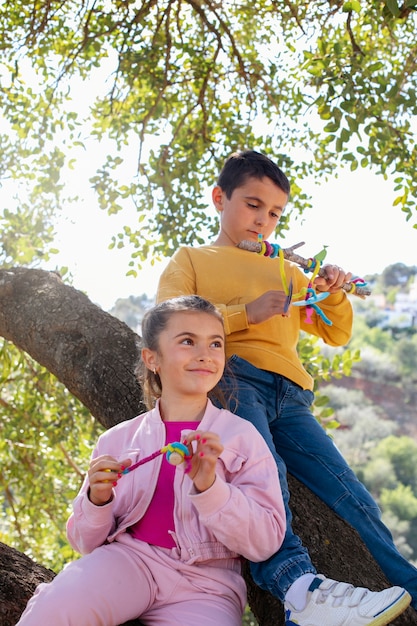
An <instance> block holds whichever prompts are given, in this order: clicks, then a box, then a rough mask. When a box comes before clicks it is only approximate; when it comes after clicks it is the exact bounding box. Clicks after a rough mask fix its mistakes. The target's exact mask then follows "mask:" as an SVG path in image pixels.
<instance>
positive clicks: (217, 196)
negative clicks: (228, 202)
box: [211, 185, 223, 211]
mask: <svg viewBox="0 0 417 626" xmlns="http://www.w3.org/2000/svg"><path fill="white" fill-rule="evenodd" d="M211 198H212V200H213V204H214V206H215V207H216V209H217V210H218V211H223V189H222V188H221V187H219V186H218V185H216V187H214V189H213V191H212V192H211Z"/></svg>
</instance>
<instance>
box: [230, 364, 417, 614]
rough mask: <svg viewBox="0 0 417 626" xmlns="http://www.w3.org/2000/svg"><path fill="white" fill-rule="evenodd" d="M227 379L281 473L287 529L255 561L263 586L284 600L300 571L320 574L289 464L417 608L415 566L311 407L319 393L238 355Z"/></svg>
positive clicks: (234, 401)
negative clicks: (293, 496) (294, 504)
mask: <svg viewBox="0 0 417 626" xmlns="http://www.w3.org/2000/svg"><path fill="white" fill-rule="evenodd" d="M221 385H222V387H223V390H224V391H225V394H226V397H228V396H229V394H230V393H231V395H232V398H231V400H229V409H230V410H231V411H232V412H234V413H237V414H238V415H240V416H241V417H243V418H244V419H247V420H248V421H249V422H252V424H253V425H254V426H255V427H256V428H257V430H258V431H259V432H260V433H261V435H262V436H263V437H264V439H265V441H266V442H267V444H268V446H269V448H270V450H271V452H272V454H273V455H274V458H275V460H276V463H277V466H278V471H279V475H280V482H281V489H282V494H283V498H284V503H285V509H286V515H287V531H286V534H285V538H284V542H283V545H282V547H281V548H280V550H279V551H278V552H277V553H276V554H274V555H273V556H272V557H271V558H269V559H268V560H267V561H264V562H263V563H251V572H252V576H253V579H254V581H255V582H256V583H257V585H259V586H260V587H261V588H262V589H267V590H268V591H269V592H270V593H272V594H273V595H274V596H276V597H277V598H279V599H280V600H281V601H283V600H284V597H285V594H286V592H287V591H288V589H289V587H290V586H291V584H292V583H293V582H294V581H295V580H297V578H299V577H300V576H301V575H303V574H306V573H309V572H311V573H316V570H315V568H314V566H313V564H312V563H311V560H310V557H309V554H308V551H307V549H306V548H305V547H304V546H303V545H302V543H301V540H300V538H299V537H298V536H296V535H295V534H294V533H293V531H292V527H291V520H292V515H291V511H290V508H289V499H290V494H289V491H288V484H287V478H286V474H287V470H288V472H289V473H290V474H292V475H293V476H295V477H296V478H298V480H300V481H301V482H302V483H304V484H305V485H306V486H307V487H308V488H309V489H310V490H311V491H312V492H314V493H315V494H316V495H317V496H318V497H319V498H320V499H321V500H323V502H325V503H326V504H327V505H328V506H329V507H330V508H331V509H333V510H334V511H335V512H336V513H337V514H338V515H339V516H340V517H342V518H343V519H345V520H346V521H347V522H348V523H349V524H350V525H351V526H353V528H355V529H356V530H357V532H358V533H359V535H360V536H361V538H362V540H363V541H364V543H365V544H366V546H367V547H368V550H369V551H370V552H371V554H372V555H373V557H374V559H375V560H376V561H377V563H378V564H379V565H380V567H381V569H382V571H383V572H384V573H385V575H386V576H387V578H388V580H390V581H391V584H394V585H399V586H401V587H404V588H405V589H407V591H408V592H409V593H410V594H411V596H412V606H414V608H416V609H417V569H416V568H415V567H413V566H412V565H411V564H410V563H408V561H407V560H406V559H405V558H404V557H403V556H402V555H401V554H400V553H399V552H398V550H397V548H396V547H395V545H394V542H393V539H392V535H391V533H390V531H389V530H388V528H387V527H386V526H385V525H384V524H383V523H382V522H381V513H380V510H379V508H378V505H377V504H376V502H375V501H374V499H373V498H372V496H371V495H370V493H369V492H368V491H367V490H366V488H365V487H364V485H362V483H361V482H360V481H359V480H358V479H357V478H356V476H355V474H354V473H353V471H352V470H351V469H350V468H349V466H348V465H347V463H346V461H345V459H344V458H343V457H342V455H341V454H340V452H339V451H338V449H337V448H336V446H335V445H334V443H333V441H332V439H331V438H330V437H329V436H328V435H327V434H326V432H325V430H324V429H323V428H322V427H321V426H320V424H319V423H318V421H317V420H316V418H315V417H314V415H313V414H312V412H311V404H312V402H313V399H314V395H313V393H312V392H311V391H309V390H303V389H302V388H301V387H299V386H298V385H296V384H295V383H293V382H291V381H290V380H288V379H286V378H285V377H283V376H280V375H279V374H274V373H272V372H268V371H265V370H261V369H259V368H257V367H254V366H253V365H251V364H250V363H248V362H247V361H245V360H244V359H241V358H240V357H238V356H236V355H234V356H232V357H231V359H229V361H228V364H227V367H226V372H225V375H224V377H223V379H222V383H221ZM306 523H307V524H308V520H306ZM346 582H349V581H346Z"/></svg>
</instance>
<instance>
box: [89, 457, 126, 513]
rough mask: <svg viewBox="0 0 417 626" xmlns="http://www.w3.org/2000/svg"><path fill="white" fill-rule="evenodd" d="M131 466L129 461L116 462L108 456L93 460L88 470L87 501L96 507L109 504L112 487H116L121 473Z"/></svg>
mask: <svg viewBox="0 0 417 626" xmlns="http://www.w3.org/2000/svg"><path fill="white" fill-rule="evenodd" d="M131 464H132V461H131V460H130V459H125V460H124V461H117V459H115V458H114V457H112V456H109V455H108V454H103V455H102V456H98V457H97V458H95V459H93V460H92V461H91V463H90V467H89V470H88V480H89V483H90V489H89V492H88V498H89V500H90V501H91V502H92V503H93V504H95V505H96V506H102V505H103V504H107V503H108V502H110V500H111V499H112V490H113V487H116V485H117V481H118V480H119V478H121V477H122V471H123V470H124V469H125V468H126V467H129V465H131Z"/></svg>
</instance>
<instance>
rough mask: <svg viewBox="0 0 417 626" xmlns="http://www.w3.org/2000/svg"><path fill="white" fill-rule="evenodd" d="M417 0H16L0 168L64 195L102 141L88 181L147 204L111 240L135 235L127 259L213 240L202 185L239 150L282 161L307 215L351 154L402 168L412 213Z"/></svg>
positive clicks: (6, 55)
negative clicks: (319, 185) (324, 181)
mask: <svg viewBox="0 0 417 626" xmlns="http://www.w3.org/2000/svg"><path fill="white" fill-rule="evenodd" d="M416 7H417V1H416V0H404V2H400V1H398V0H387V1H382V0H370V1H368V2H363V1H362V2H359V1H358V0H354V1H347V2H345V1H339V0H328V1H326V2H312V1H311V2H310V1H303V2H288V1H287V0H286V1H284V2H277V1H276V0H272V1H261V2H257V3H255V4H251V3H243V0H229V1H226V2H216V1H213V0H162V1H158V2H156V1H155V0H148V1H146V2H142V1H141V2H138V1H137V0H96V1H94V2H88V1H87V0H66V1H65V2H61V1H60V0H50V1H48V2H39V1H38V0H31V1H30V2H28V3H21V2H16V1H13V0H5V1H4V2H3V3H2V6H1V13H0V35H1V36H0V50H1V53H2V62H1V74H0V80H1V87H2V94H3V95H2V100H1V111H2V114H3V124H2V127H3V128H4V132H3V133H2V135H1V147H2V164H1V166H0V178H2V179H3V180H4V179H7V178H12V179H17V180H19V181H20V182H19V184H21V185H23V181H25V182H24V185H26V186H28V190H27V193H28V194H32V195H31V198H32V199H33V192H34V191H36V192H37V193H36V197H37V198H38V202H39V198H40V197H42V198H43V200H42V201H43V202H49V203H52V204H54V203H55V206H56V197H57V196H56V194H57V193H58V194H59V193H60V192H61V191H62V190H61V189H60V184H61V182H62V179H61V174H62V171H63V168H66V167H72V166H74V161H75V160H76V159H77V155H79V154H80V151H81V150H83V148H85V149H86V150H88V147H89V146H90V145H91V142H92V141H99V142H103V157H102V162H101V163H99V164H98V169H97V171H96V172H95V173H93V174H92V176H91V184H92V185H93V186H94V189H95V191H96V194H97V199H98V202H99V203H100V205H101V207H102V208H103V209H104V210H105V211H107V213H109V214H113V213H116V212H119V211H121V210H122V209H123V210H124V209H125V208H126V207H127V206H130V205H131V204H132V203H133V205H134V207H135V209H136V211H137V214H136V218H135V220H134V221H133V222H132V223H131V224H126V226H125V227H124V229H123V230H122V232H121V233H119V234H118V235H116V236H115V238H114V242H113V245H119V246H123V245H126V244H129V246H132V248H133V252H132V262H131V271H132V272H135V267H136V266H137V264H138V263H140V261H141V260H142V259H144V258H146V257H148V256H150V255H151V254H153V255H157V254H171V253H172V251H173V249H175V248H176V247H177V246H178V244H180V243H182V244H189V243H195V242H201V241H203V240H204V238H205V237H206V236H207V234H208V233H210V231H211V230H212V228H213V223H211V222H210V220H208V219H207V216H206V215H205V211H204V209H205V203H204V201H203V195H204V189H205V187H206V186H207V185H208V184H210V185H211V184H212V183H213V178H214V176H215V173H216V172H217V171H218V168H219V165H220V164H221V162H222V161H223V159H224V157H225V156H226V155H228V154H229V153H230V152H231V151H232V150H235V149H238V148H242V147H254V148H257V149H261V150H264V151H266V152H267V153H269V154H272V155H273V156H274V158H275V159H276V160H277V161H278V162H279V163H280V164H281V166H282V167H283V169H284V170H285V171H286V172H287V173H288V175H289V176H290V178H291V180H292V183H293V198H292V202H293V206H294V208H295V209H296V212H297V211H300V212H302V210H303V209H304V208H305V206H306V205H307V202H308V200H307V198H306V196H305V195H304V194H303V193H302V191H301V188H302V184H303V179H305V178H306V177H307V176H313V177H314V178H317V179H318V178H320V177H323V176H327V175H329V174H331V173H332V172H333V171H334V169H335V167H336V166H338V165H340V164H347V165H348V166H349V167H350V168H351V169H356V168H357V167H368V166H372V167H374V168H375V170H376V171H377V172H380V173H381V174H382V175H384V176H388V175H389V176H392V177H393V178H394V180H395V185H396V190H397V197H396V200H395V204H397V205H399V207H400V208H401V209H402V210H403V211H404V212H405V214H406V217H407V218H410V217H411V216H412V215H413V214H414V211H415V199H416V195H417V187H416V181H415V171H416V147H415V141H414V139H415V130H416V128H415V116H416V112H417V104H416V102H417V100H416V76H417V74H416V63H417V61H416V59H417V54H416V52H417V43H416V41H417V37H416ZM103 78H106V80H103ZM97 80H98V81H99V84H100V88H99V89H98V93H96V94H95V95H94V97H93V98H92V100H91V101H90V100H89V96H88V93H89V85H90V84H91V83H93V82H94V81H97ZM132 155H134V156H133V157H132ZM132 161H133V163H132ZM126 162H128V163H126ZM126 167H127V169H126ZM19 189H20V188H19ZM20 191H21V189H20ZM23 204H24V201H23V200H19V201H18V206H19V207H20V210H23ZM58 204H59V203H58ZM44 208H45V213H44V215H45V216H47V214H48V207H44ZM9 219H11V214H10V213H8V214H6V215H5V221H6V222H7V221H8V220H9ZM46 221H48V219H47V217H46ZM285 225H286V224H285V223H284V224H283V227H284V228H285ZM6 230H7V229H6Z"/></svg>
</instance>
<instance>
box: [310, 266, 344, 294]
mask: <svg viewBox="0 0 417 626" xmlns="http://www.w3.org/2000/svg"><path fill="white" fill-rule="evenodd" d="M323 270H324V272H325V273H326V276H325V277H324V276H317V277H316V278H315V279H314V286H315V287H316V289H317V291H329V292H330V293H336V291H339V290H340V289H341V288H342V285H344V284H345V283H348V282H349V281H350V280H351V278H352V273H351V272H345V271H344V270H343V269H342V268H341V267H338V266H337V265H323Z"/></svg>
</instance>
